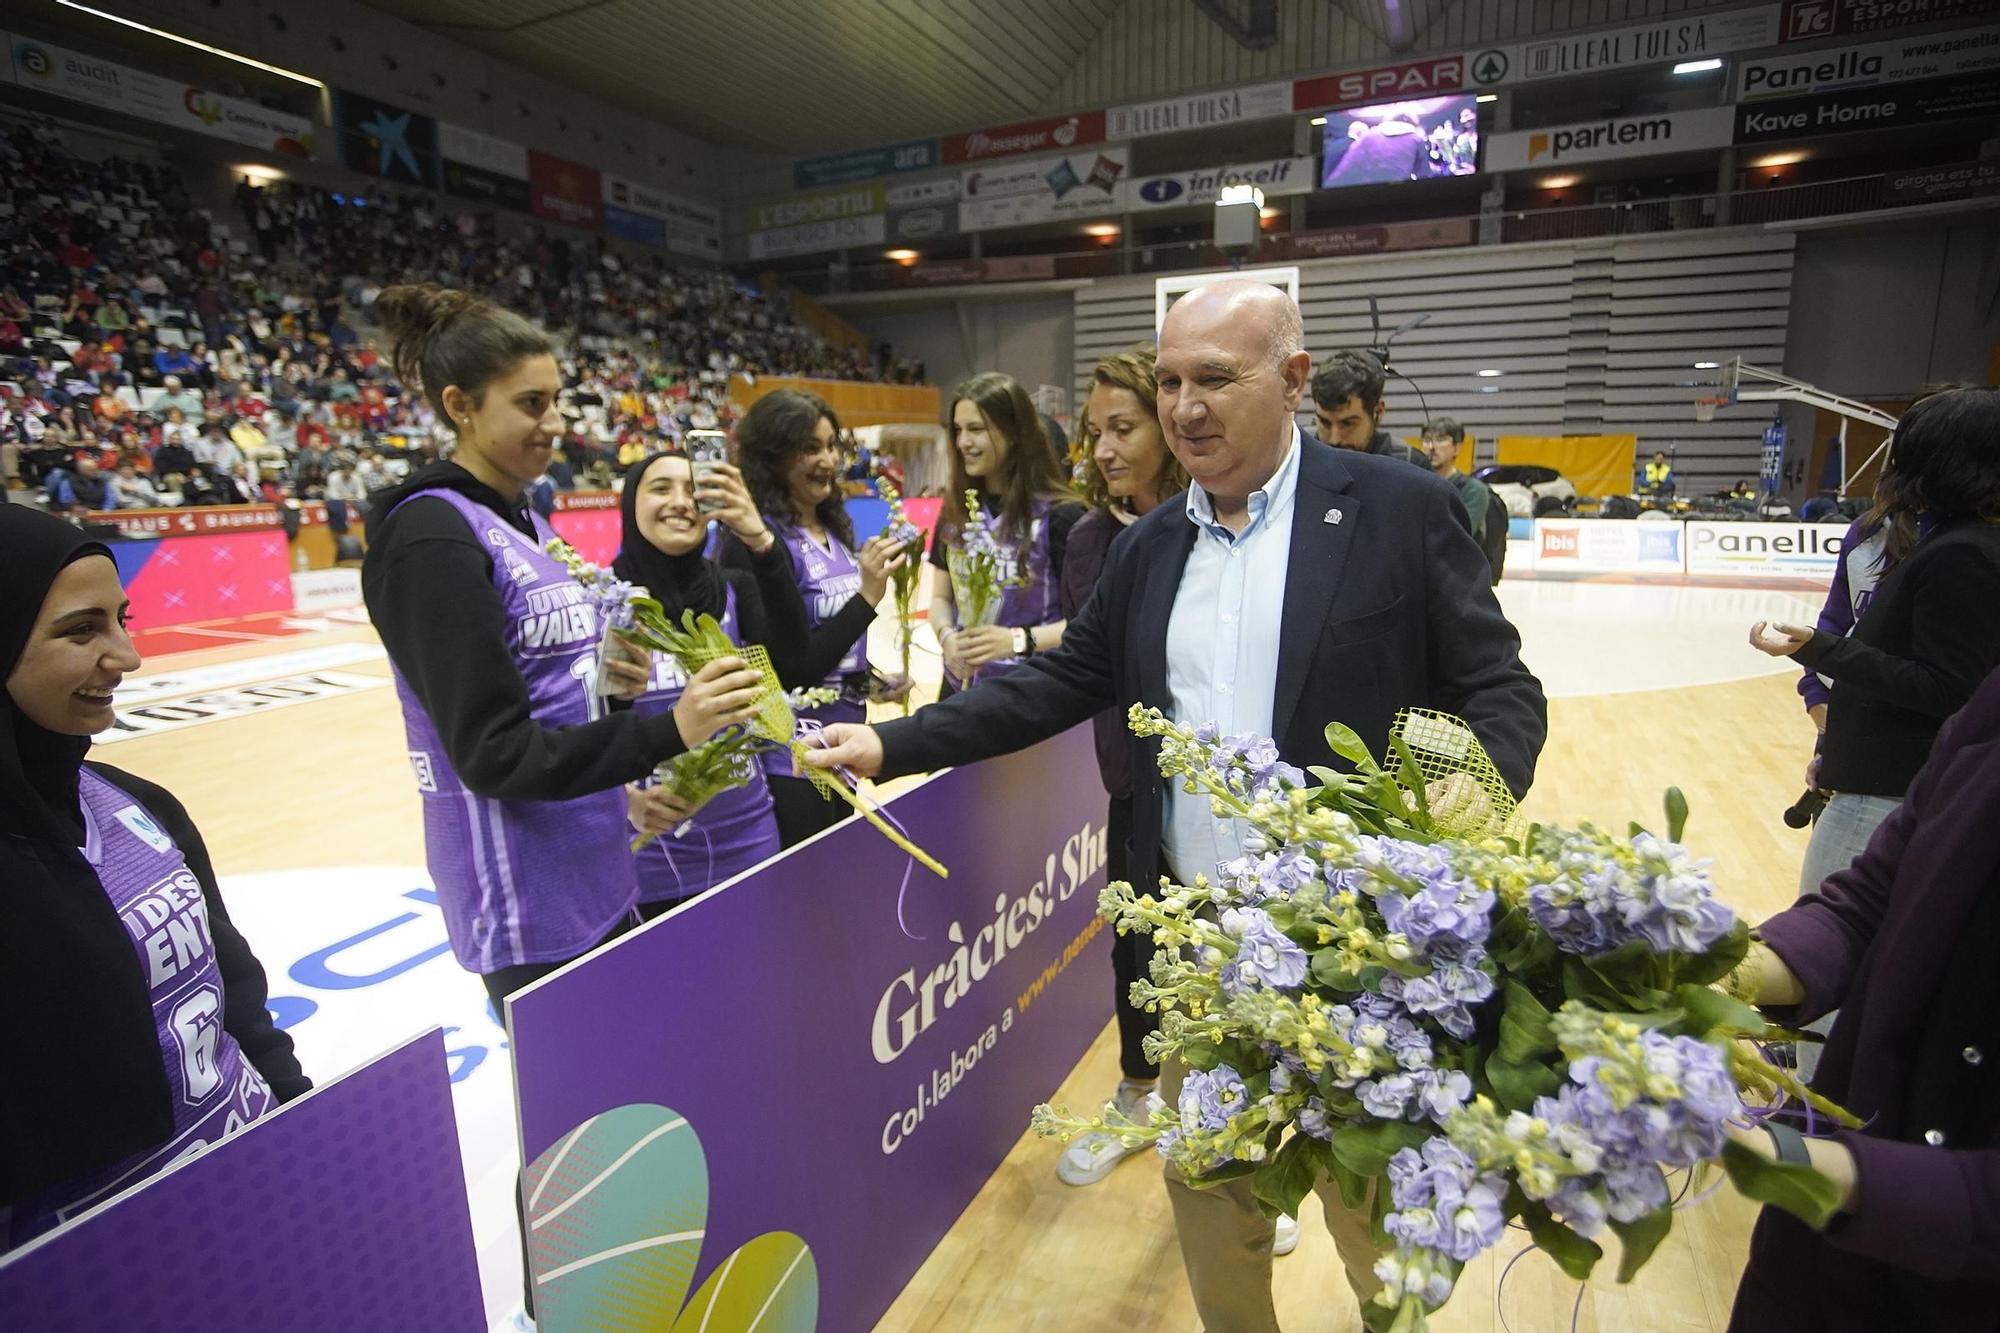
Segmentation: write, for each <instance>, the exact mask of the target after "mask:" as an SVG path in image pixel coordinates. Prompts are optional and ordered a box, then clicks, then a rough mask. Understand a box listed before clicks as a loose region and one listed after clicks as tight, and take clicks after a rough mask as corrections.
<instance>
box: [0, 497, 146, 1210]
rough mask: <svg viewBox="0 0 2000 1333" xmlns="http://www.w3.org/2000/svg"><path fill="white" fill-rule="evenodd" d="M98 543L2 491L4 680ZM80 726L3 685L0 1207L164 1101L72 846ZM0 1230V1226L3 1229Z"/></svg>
mask: <svg viewBox="0 0 2000 1333" xmlns="http://www.w3.org/2000/svg"><path fill="white" fill-rule="evenodd" d="M110 554H111V552H110V550H109V549H108V548H107V547H105V546H104V545H103V544H102V543H100V542H96V541H92V540H91V539H90V538H89V537H87V536H85V535H84V534H83V533H82V532H81V531H80V530H78V529H77V528H76V527H74V526H72V525H71V524H68V523H65V522H63V521H62V520H61V519H56V518H50V517H49V516H48V515H46V514H43V513H39V512H37V511H35V510H32V509H29V508H28V507H27V506H25V505H15V504H6V503H0V570H5V571H6V576H5V577H4V578H0V685H4V682H5V680H6V678H7V677H10V676H12V675H13V674H14V668H15V667H16V666H17V665H19V663H20V660H21V655H22V653H23V651H24V650H25V649H26V647H27V645H28V640H29V636H30V635H31V634H32V632H33V630H34V626H35V621H36V620H38V619H39V618H40V617H41V612H42V603H43V602H44V601H46V600H47V598H48V594H49V589H50V587H51V586H52V585H53V584H54V583H55V580H56V576H57V575H58V574H60V573H62V571H63V570H64V569H66V568H68V567H69V565H71V564H72V563H74V562H75V561H77V560H80V559H83V558H85V557H87V556H96V555H101V556H106V557H109V556H110ZM89 750H90V738H89V737H87V736H63V735H58V734H57V733H55V732H52V731H48V730H46V729H45V728H43V727H40V726H38V725H36V724H35V723H34V722H31V721H30V720H29V719H28V717H27V715H26V714H25V713H23V712H22V711H21V710H20V709H19V708H18V707H16V706H15V704H14V700H13V696H12V695H11V694H9V693H7V692H6V690H5V689H4V688H0V911H4V912H5V914H6V915H5V922H6V925H5V929H0V1012H4V1013H6V1014H8V1015H10V1021H9V1024H8V1028H9V1031H8V1057H7V1058H8V1061H9V1063H10V1064H12V1065H13V1066H14V1067H15V1068H17V1069H23V1070H26V1069H38V1070H44V1071H57V1072H51V1073H49V1075H48V1076H47V1077H33V1078H30V1077H19V1078H15V1077H9V1078H6V1079H0V1208H4V1207H6V1206H7V1205H10V1204H13V1203H16V1202H19V1201H21V1200H23V1199H26V1198H29V1197H31V1196H32V1195H33V1194H34V1193H35V1192H36V1191H38V1190H41V1189H46V1188H47V1187H49V1186H51V1185H54V1184H58V1183H60V1182H62V1181H65V1180H70V1179H73V1178H75V1177H76V1176H78V1175H81V1174H83V1173H84V1172H85V1171H88V1170H91V1169H94V1168H95V1167H98V1166H101V1165H103V1164H105V1163H108V1162H113V1161H117V1160H118V1159H120V1158H122V1157H124V1156H127V1155H129V1154H131V1153H134V1152H137V1151H139V1150H140V1149H143V1148H146V1147H149V1146H151V1145H152V1144H155V1143H159V1142H160V1141H162V1140H163V1139H165V1138H166V1137H167V1136H168V1135H169V1134H171V1133H172V1131H173V1105H172V1102H171V1100H170V1098H171V1095H172V1094H171V1093H170V1092H169V1091H168V1089H167V1083H166V1076H165V1071H164V1068H163V1067H162V1065H161V1063H160V1047H159V1036H158V1033H157V1032H156V1031H155V1029H154V1026H153V1007H152V1002H151V999H150V997H149V996H148V994H147V990H146V982H145V977H144V974H143V973H142V972H141V970H140V969H139V968H138V967H137V966H136V965H135V959H134V956H133V952H132V941H131V939H130V937H129V936H128V935H127V934H126V932H125V928H124V926H123V925H121V924H120V923H119V921H118V916H117V913H116V912H114V911H113V910H112V906H111V899H110V898H109V897H108V896H107V895H106V894H105V891H104V886H103V884H102V883H100V882H99V880H98V878H97V872H96V871H95V870H93V869H92V868H91V866H90V863H89V862H88V861H86V860H85V859H84V857H83V853H82V852H81V851H80V850H78V847H79V844H80V843H81V842H82V841H83V815H82V811H81V808H80V807H79V804H78V798H77V783H78V773H79V771H80V770H81V769H82V767H83V758H84V755H85V754H87V753H88V752H89ZM0 1241H4V1237H0Z"/></svg>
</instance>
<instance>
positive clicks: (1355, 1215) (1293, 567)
mask: <svg viewBox="0 0 2000 1333" xmlns="http://www.w3.org/2000/svg"><path fill="white" fill-rule="evenodd" d="M1304 344H1305V339H1304V330H1303V326H1302V323H1301V320H1300V317H1299V310H1298V306H1297V305H1296V304H1295V303H1294V302H1293V301H1292V299H1291V298H1290V297H1289V296H1287V295H1286V294H1285V293H1284V292H1282V291H1280V290H1278V289H1277V288H1275V287H1272V286H1270V285H1268V284H1265V283H1261V282H1256V281H1252V280H1249V279H1228V280H1224V281H1221V282H1217V283H1214V284H1212V285H1209V286H1205V287H1200V288H1197V289H1195V290H1194V291H1192V292H1190V293H1189V294H1187V295H1186V296H1184V297H1182V298H1181V299H1180V301H1179V302H1177V303H1176V304H1175V306H1174V307H1173V309H1172V310H1171V311H1170V312H1169V313H1168V315H1167V320H1166V324H1165V325H1164V327H1163V328H1162V329H1161V334H1160V349H1159V360H1158V373H1159V401H1158V404H1157V406H1158V408H1159V414H1160V424H1161V426H1162V428H1163V429H1164V431H1165V432H1166V436H1167V442H1168V445H1169V446H1170V447H1171V448H1172V450H1173V452H1174V455H1175V457H1177V458H1178V459H1179V460H1180V461H1181V463H1182V464H1183V465H1184V466H1185V467H1186V468H1187V470H1188V474H1189V476H1190V477H1192V478H1193V483H1194V484H1193V485H1191V486H1190V487H1189V488H1188V491H1187V493H1186V496H1185V497H1184V498H1183V499H1182V500H1169V501H1168V502H1166V503H1164V504H1162V505H1160V506H1159V507H1158V508H1156V509H1154V510H1153V511H1152V512H1150V513H1148V514H1147V515H1146V516H1145V517H1143V518H1141V519H1139V520H1138V521H1137V522H1135V523H1134V524H1133V525H1132V526H1131V527H1130V528H1128V529H1127V530H1126V531H1125V532H1124V533H1123V534H1122V535H1121V536H1120V537H1119V538H1118V540H1117V541H1116V542H1115V543H1113V545H1112V547H1111V552H1110V555H1109V557H1108V559H1107V560H1106V562H1105V568H1104V572H1103V574H1102V576H1101V577H1100V578H1099V580H1098V585H1097V590H1096V592H1095V594H1094V595H1093V596H1092V598H1091V600H1090V602H1089V604H1088V605H1087V606H1085V607H1084V609H1083V611H1082V612H1081V613H1080V614H1079V615H1078V616H1076V617H1075V618H1074V619H1072V620H1071V621H1070V622H1069V624H1068V626H1067V628H1066V629H1065V630H1064V633H1063V641H1062V644H1061V646H1060V647H1058V648H1056V649H1054V650H1053V651H1051V652H1048V653H1045V654H1037V655H1035V656H1032V657H1030V658H1029V659H1028V660H1027V661H1026V662H1024V663H1022V664H1021V665H1020V666H1019V667H1016V668H1015V669H1014V670H1012V671H1009V672H1006V673H1004V674H1002V675H999V676H995V677H992V678H990V679H988V680H985V681H982V682H981V683H980V684H979V685H978V686H977V687H976V688H974V689H971V690H967V691H965V692H964V693H962V694H958V695H955V696H953V697H952V698H950V699H947V700H945V701H944V702H942V703H939V704H935V705H932V706H930V707H927V708H923V709H920V710H919V711H918V712H917V713H916V714H915V715H914V716H913V717H910V718H907V719H904V720H900V721H896V722H890V723H887V724H885V725H883V726H881V727H880V728H871V727H862V726H834V727H829V728H828V729H827V740H828V743H829V748H828V749H826V750H822V751H819V752H817V753H815V754H814V755H813V757H812V762H813V763H815V764H818V765H822V766H829V767H830V766H832V765H835V764H845V765H847V766H850V767H852V768H854V769H855V770H856V771H858V772H861V773H863V774H868V775H880V776H885V777H886V776H896V775H900V774H904V773H914V772H922V771H925V770H927V769H934V768H941V767H944V766H946V765H950V764H964V763H970V762H972V761H974V760H979V759H986V758H990V757H992V756H994V755H999V754H1006V753H1009V752H1011V751H1014V750H1020V749H1025V748H1026V747H1028V746H1030V745H1033V744H1035V743H1036V742H1038V741H1042V740H1045V739H1047V738H1048V737H1050V736H1054V735H1056V734H1058V733H1060V732H1062V731H1065V730H1067V729H1068V728H1070V727H1072V726H1075V725H1076V724H1078V723H1080V722H1083V721H1085V720H1086V719H1088V718H1090V717H1092V716H1094V715H1095V714H1097V713H1100V712H1102V711H1104V710H1105V709H1106V708H1112V707H1115V708H1118V709H1120V710H1123V709H1126V708H1129V707H1130V706H1131V705H1132V704H1134V703H1141V704H1146V705H1149V706H1152V707H1156V708H1159V709H1160V710H1162V711H1163V712H1165V713H1166V714H1167V716H1168V717H1170V718H1173V719H1174V720H1176V721H1179V722H1183V723H1187V724H1198V723H1202V722H1215V723H1217V724H1218V725H1219V726H1220V727H1221V729H1222V731H1223V733H1224V734H1231V733H1236V732H1253V733H1256V734H1260V735H1268V736H1271V737H1273V738H1274V739H1276V740H1277V742H1278V748H1279V751H1280V753H1281V755H1282V756H1283V758H1284V759H1285V760H1286V761H1287V762H1289V763H1292V764H1296V765H1299V766H1301V767H1303V766H1305V765H1308V764H1324V765H1328V766H1331V767H1336V768H1345V767H1347V765H1346V763H1345V762H1344V761H1342V760H1340V759H1339V758H1338V757H1337V756H1335V755H1334V754H1333V753H1332V751H1331V750H1330V749H1329V748H1328V746H1327V743H1326V736H1325V727H1326V724H1327V723H1329V722H1335V721H1338V722H1343V723H1345V724H1346V725H1348V726H1350V727H1352V728H1354V730H1355V731H1357V732H1358V733H1360V735H1361V737H1362V739H1363V740H1365V741H1366V742H1367V743H1368V745H1369V746H1370V748H1371V749H1373V750H1374V751H1375V752H1376V753H1377V754H1381V753H1384V752H1385V751H1386V749H1387V743H1388V736H1389V728H1390V725H1391V723H1392V722H1393V720H1394V718H1395V715H1396V712H1397V711H1398V710H1399V709H1403V708H1436V709H1442V710H1444V711H1446V712H1449V713H1453V714H1455V715H1457V716H1459V717H1461V718H1463V719H1465V721H1466V722H1467V723H1468V724H1469V725H1470V726H1471V727H1472V730H1473V732H1474V733H1475V734H1476V735H1477V736H1478V737H1479V740H1480V742H1481V744H1482V745H1484V746H1485V748H1486V751H1487V753H1488V754H1489V755H1490V756H1491V757H1492V759H1493V762H1494V764H1495V765H1496V766H1497V767H1498V768H1499V770H1500V774H1501V776H1502V777H1503V778H1504V779H1505V780H1506V782H1507V785H1508V787H1509V788H1511V789H1512V791H1513V792H1514V794H1515V795H1516V796H1517V797H1519V796H1522V795H1524V794H1525V793H1526V792H1527V790H1528V784H1529V783H1530V781H1531V780H1532V779H1533V777H1534V773H1535V761H1536V758H1537V756H1538V755H1539V754H1540V752H1541V748H1542V743H1543V741H1544V740H1545V739H1546V737H1547V734H1548V714H1547V701H1546V700H1545V699H1544V698H1543V695H1542V689H1541V685H1540V683H1539V682H1538V681H1537V680H1536V679H1535V677H1534V676H1533V675H1532V674H1530V673H1529V671H1528V669H1527V668H1526V667H1525V666H1523V665H1522V664H1521V659H1520V646H1521V641H1520V636H1519V635H1518V634H1517V633H1516V632H1515V630H1514V627H1513V625H1511V624H1510V623H1509V622H1508V620H1507V618H1506V616H1505V615H1504V614H1503V613H1502V612H1501V610H1500V604H1499V602H1498V601H1497V600H1496V599H1495V598H1494V595H1493V590H1492V588H1491V586H1490V582H1489V569H1488V566H1487V563H1486V557H1485V555H1484V554H1483V553H1482V552H1481V550H1480V547H1479V543H1478V541H1477V540H1475V539H1474V537H1473V535H1472V531H1471V521H1470V520H1469V519H1468V517H1467V516H1466V511H1465V506H1464V504H1463V503H1461V502H1460V500H1459V498H1458V494H1457V492H1456V491H1455V490H1454V489H1453V488H1452V487H1451V485H1450V484H1449V483H1447V482H1445V481H1444V480H1442V479H1441V478H1439V477H1436V476H1433V475H1431V474H1430V473H1428V472H1426V471H1423V470H1420V469H1417V468H1413V467H1411V466H1410V465H1409V464H1408V463H1405V462H1403V461H1401V460H1400V459H1393V458H1378V457H1375V456H1373V455H1367V454H1357V453H1353V452H1350V451H1345V450H1338V449H1332V448H1329V447H1327V446H1325V445H1323V444H1319V443H1317V442H1316V441H1313V440H1310V439H1308V438H1307V437H1305V436H1304V435H1302V434H1301V433H1300V432H1299V430H1298V428H1297V426H1296V424H1295V421H1294V414H1295V413H1296V412H1297V410H1298V407H1299V404H1300V402H1301V400H1302V399H1303V397H1304V395H1305V393H1306V389H1307V385H1308V383H1309V382H1310V379H1311V374H1312V357H1311V355H1310V354H1308V353H1307V352H1306V351H1305V345H1304ZM1133 744H1134V745H1135V746H1136V747H1138V749H1137V750H1136V752H1135V755H1134V760H1135V763H1134V772H1135V773H1136V774H1137V775H1138V790H1137V791H1136V792H1135V796H1134V831H1133V840H1132V848H1131V861H1130V865H1131V875H1132V879H1133V881H1134V882H1135V883H1139V884H1148V883H1151V882H1153V880H1154V879H1155V878H1156V877H1157V876H1158V875H1160V874H1167V875H1170V876H1172V877H1173V878H1174V879H1175V880H1176V881H1178V882H1181V883H1188V882H1191V881H1192V878H1193V876H1194V875H1195V874H1197V873H1201V872H1212V871H1213V870H1214V868H1215V864H1216V863H1217V862H1218V861H1221V860H1226V859H1229V858H1231V857H1233V856H1235V855H1237V854H1238V852H1239V850H1240V848H1241V839H1242V834H1243V832H1244V830H1243V829H1242V828H1241V827H1239V826H1238V825H1237V824H1236V823H1235V822H1234V821H1218V820H1216V819H1215V818H1214V817H1213V815H1212V814H1211V813H1210V811H1209V809H1208V801H1207V798H1206V797H1202V796H1188V795H1186V794H1185V793H1183V792H1181V791H1179V790H1177V789H1176V788H1174V787H1173V786H1172V785H1171V784H1168V783H1166V782H1164V781H1163V780H1162V779H1161V777H1160V775H1159V769H1158V767H1157V765H1156V763H1155V758H1156V755H1157V748H1158V742H1157V741H1141V740H1139V739H1138V738H1136V737H1135V738H1134V739H1133ZM1181 1072H1183V1071H1181V1070H1180V1069H1179V1068H1178V1066H1176V1065H1174V1064H1172V1063H1170V1064H1169V1065H1168V1066H1167V1067H1166V1069H1165V1070H1164V1071H1163V1079H1164V1082H1165V1084H1166V1086H1165V1087H1163V1089H1162V1091H1163V1092H1164V1093H1166V1094H1167V1096H1168V1104H1169V1105H1172V1104H1173V1094H1174V1093H1175V1092H1176V1091H1177V1084H1178V1076H1179V1074H1180V1073H1181ZM1168 1185H1169V1193H1170V1195H1171V1197H1172V1199H1173V1203H1174V1217H1175V1226H1176V1229H1177V1230H1178V1232H1179V1235H1180V1242H1181V1253H1182V1257H1183V1259H1184V1260H1185V1261H1186V1264H1187V1269H1188V1280H1189V1283H1190V1285H1191V1286H1192V1288H1193V1291H1194V1298H1195V1306H1196V1308H1197V1309H1198V1310H1199V1311H1200V1312H1201V1316H1202V1319H1203V1321H1204V1323H1205V1324H1206V1325H1207V1327H1208V1328H1209V1329H1210V1330H1212V1331H1213V1333H1275V1330H1276V1329H1277V1327H1278V1324H1277V1316H1276V1314H1275V1312H1274V1310H1273V1307H1272V1303H1271V1294H1270V1262H1271V1241H1272V1236H1273V1224H1272V1223H1271V1221H1270V1220H1269V1219H1267V1218H1265V1217H1264V1216H1263V1214H1262V1213H1261V1212H1259V1211H1258V1209H1257V1206H1256V1203H1255V1200H1254V1199H1253V1198H1252V1197H1251V1193H1250V1189H1249V1185H1248V1182H1247V1181H1244V1180H1238V1181H1233V1182H1230V1183H1228V1184H1226V1185H1223V1186H1220V1187H1218V1188H1215V1189H1208V1190H1194V1189H1190V1188H1188V1187H1187V1186H1186V1185H1185V1184H1182V1183H1181V1182H1179V1181H1178V1180H1177V1179H1176V1178H1175V1175H1174V1173H1173V1171H1172V1170H1171V1168H1170V1169H1169V1171H1168ZM1320 1197H1321V1200H1322V1204H1323V1208H1324V1211H1325V1213H1326V1217H1327V1224H1328V1228H1329V1230H1331V1231H1332V1233H1333V1236H1334V1240H1335V1242H1336V1243H1337V1245H1338V1247H1339V1249H1340V1253H1341V1260H1342V1263H1343V1264H1344V1266H1345V1267H1346V1270H1347V1274H1348V1280H1349V1282H1350V1283H1351V1284H1352V1285H1353V1287H1354V1289H1355V1293H1356V1295H1357V1297H1358V1298H1359V1299H1361V1300H1363V1301H1365V1300H1367V1299H1368V1298H1369V1297H1371V1296H1372V1295H1373V1294H1374V1293H1375V1292H1376V1291H1377V1290H1379V1289H1380V1287H1381V1282H1380V1280H1379V1279H1377V1278H1376V1277H1375V1275H1374V1272H1373V1264H1374V1247H1373V1242H1372V1240H1371V1239H1370V1237H1369V1234H1368V1217H1367V1212H1366V1210H1365V1209H1363V1210H1358V1211H1351V1210H1348V1209H1346V1208H1345V1207H1343V1206H1342V1204H1341V1202H1340V1196H1339V1191H1338V1189H1328V1188H1324V1187H1323V1188H1322V1189H1321V1191H1320Z"/></svg>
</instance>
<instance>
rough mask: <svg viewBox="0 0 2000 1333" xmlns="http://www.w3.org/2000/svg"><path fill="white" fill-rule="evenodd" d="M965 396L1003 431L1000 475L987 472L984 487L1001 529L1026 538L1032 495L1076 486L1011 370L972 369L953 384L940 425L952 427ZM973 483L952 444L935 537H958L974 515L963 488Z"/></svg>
mask: <svg viewBox="0 0 2000 1333" xmlns="http://www.w3.org/2000/svg"><path fill="white" fill-rule="evenodd" d="M962 402H970V403H971V404H972V405H973V406H974V407H976V408H978V409H979V414H980V415H981V416H983V417H985V418H986V425H987V428H988V429H989V430H991V431H994V432H996V433H998V434H1000V435H1003V436H1005V437H1006V440H1007V461H1006V463H1005V464H1003V467H1004V468H1005V469H1006V473H1007V475H1006V476H1005V477H999V478H994V477H988V478H986V479H985V480H986V481H987V483H988V486H987V487H986V489H988V490H989V491H990V492H991V493H992V495H993V498H994V499H995V500H997V501H998V502H999V505H1000V530H1001V532H1002V533H1004V534H1005V535H1006V536H1007V537H1008V538H1010V539H1012V540H1013V541H1015V542H1019V543H1023V544H1025V543H1026V542H1027V539H1028V529H1029V527H1030V525H1031V524H1032V523H1033V521H1034V511H1035V502H1036V501H1037V500H1054V501H1058V502H1060V501H1063V500H1074V499H1076V492H1074V491H1072V490H1071V489H1070V488H1069V485H1068V483H1067V482H1066V481H1065V480H1064V477H1063V468H1062V465H1061V464H1060V463H1058V462H1057V461H1056V451H1055V446H1054V445H1052V444H1050V443H1049V436H1048V432H1047V431H1046V430H1044V429H1043V427H1042V419H1041V416H1040V415H1039V414H1038V413H1037V412H1036V411H1035V404H1034V401H1033V400H1032V399H1030V398H1029V397H1028V391H1027V390H1026V389H1024V388H1022V387H1021V382H1020V381H1019V380H1017V379H1015V378H1014V377H1013V376H1012V375H1003V374H1001V373H1000V372H999V371H988V372H987V373H986V374H984V375H974V376H973V377H972V378H971V379H968V380H964V381H962V382H961V383H960V384H959V386H958V387H957V388H956V389H954V390H952V393H951V405H950V408H949V409H948V411H947V412H946V414H945V430H946V432H947V434H948V433H949V432H950V430H951V423H952V421H953V420H954V419H955V418H956V417H957V415H958V405H959V404H960V403H962ZM972 484H973V482H972V478H970V477H968V476H967V475H966V472H965V457H964V455H962V454H960V453H959V452H958V450H957V449H955V448H954V449H952V450H951V491H950V493H949V494H947V495H946V496H945V502H944V504H943V505H942V506H940V507H939V509H938V526H937V540H939V541H940V542H944V543H946V544H947V545H949V544H954V543H956V542H957V541H958V540H959V534H960V533H961V532H962V531H963V530H964V527H965V524H966V523H967V522H968V521H971V520H974V519H976V518H977V517H978V515H976V514H967V513H965V512H964V509H965V492H966V489H967V488H968V487H970V486H971V485H972Z"/></svg>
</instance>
